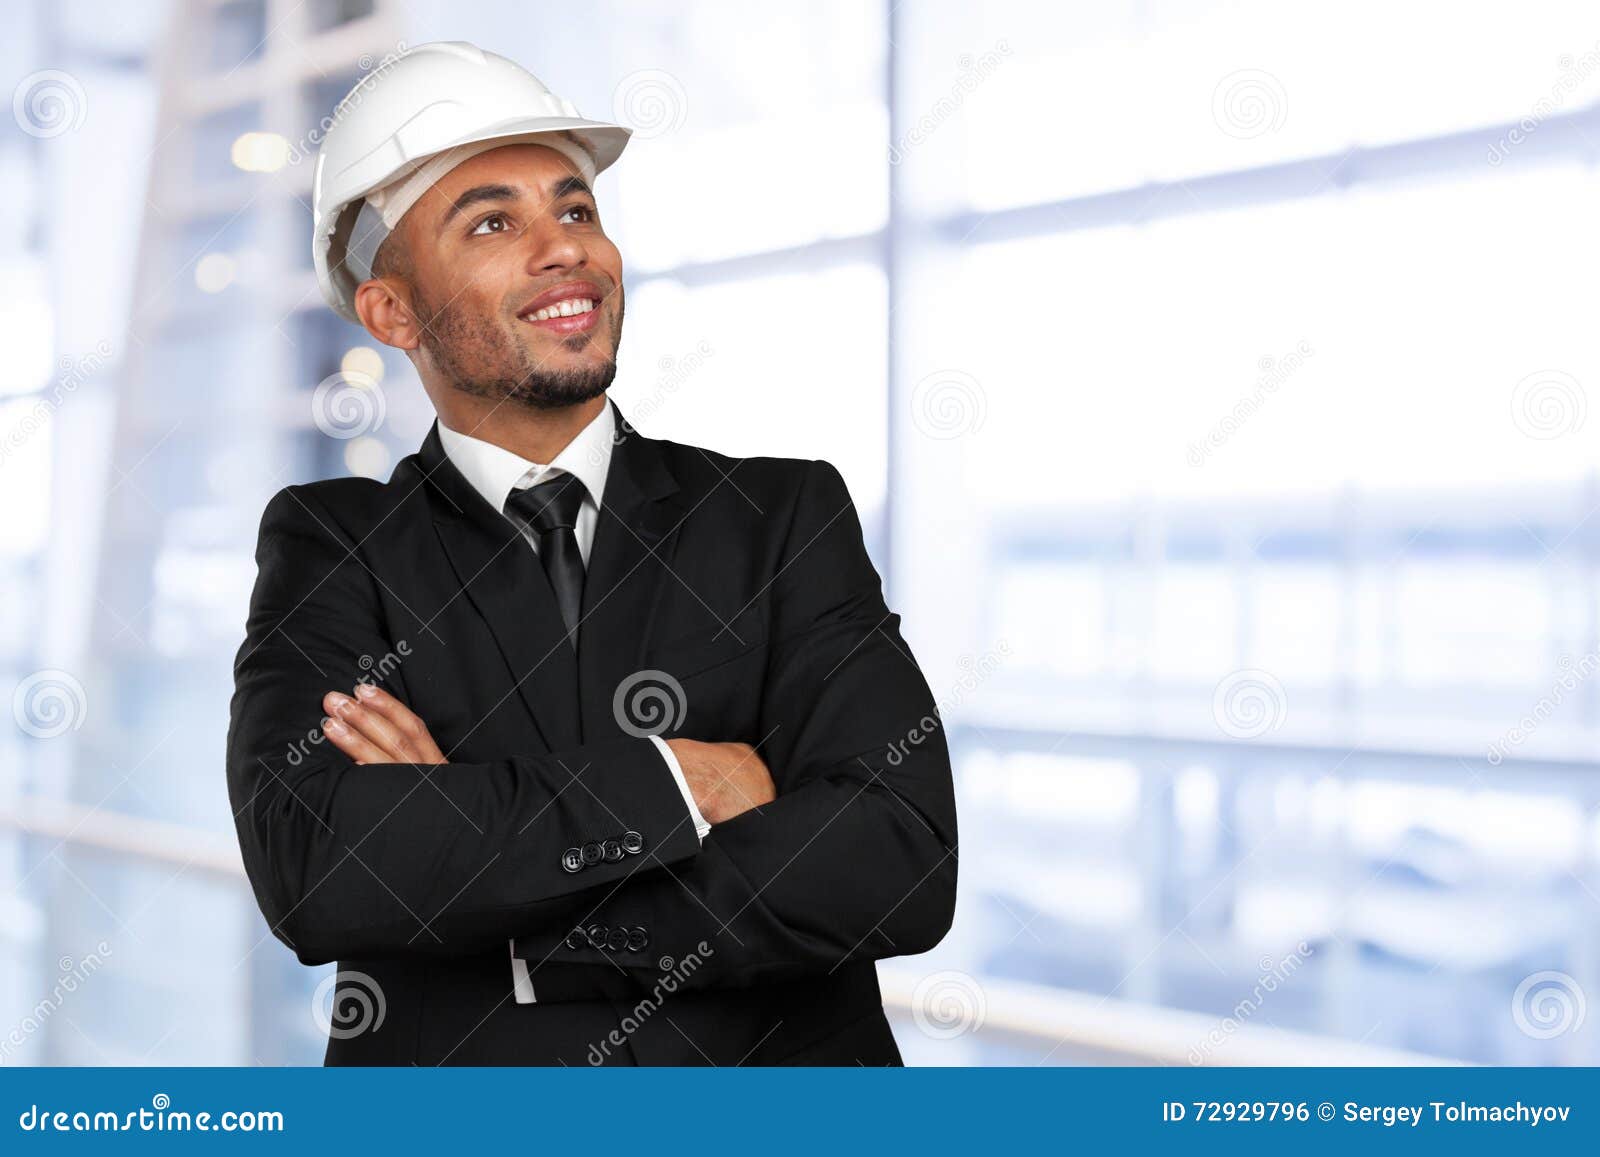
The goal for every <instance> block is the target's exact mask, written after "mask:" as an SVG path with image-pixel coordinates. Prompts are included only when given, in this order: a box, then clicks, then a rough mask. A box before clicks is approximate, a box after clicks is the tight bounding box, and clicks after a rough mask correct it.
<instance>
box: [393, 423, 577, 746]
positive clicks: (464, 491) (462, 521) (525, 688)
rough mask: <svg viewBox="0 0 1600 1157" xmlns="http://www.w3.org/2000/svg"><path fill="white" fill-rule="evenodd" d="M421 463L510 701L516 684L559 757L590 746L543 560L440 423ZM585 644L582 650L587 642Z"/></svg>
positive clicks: (437, 523)
mask: <svg viewBox="0 0 1600 1157" xmlns="http://www.w3.org/2000/svg"><path fill="white" fill-rule="evenodd" d="M418 459H419V460H420V462H421V465H422V469H423V472H424V474H425V476H426V477H427V479H428V484H429V497H430V499H431V505H432V507H433V514H434V528H435V530H436V531H437V532H438V535H439V541H440V543H441V544H442V545H443V547H444V552H445V554H446V555H447V556H448V557H449V559H450V565H451V567H452V568H453V569H454V570H455V573H456V578H457V580H458V581H459V582H460V583H461V589H462V590H463V591H464V592H465V593H466V597H467V598H468V599H470V600H471V602H472V605H473V606H474V607H475V608H476V609H477V611H478V613H479V614H480V615H482V616H483V618H484V620H485V621H486V622H487V623H488V624H489V630H490V634H492V635H493V636H494V640H495V643H496V644H497V645H498V646H499V648H500V653H501V656H502V657H503V658H504V660H505V663H506V667H507V669H508V672H509V675H510V680H509V681H508V686H507V690H506V694H507V695H509V694H510V685H511V684H515V687H516V691H517V694H519V695H520V696H521V697H522V701H523V702H524V703H525V704H526V705H527V708H528V712H529V714H531V715H532V716H533V719H534V722H535V724H536V725H537V727H538V728H539V731H540V733H541V734H542V735H543V736H544V740H545V744H546V746H547V747H548V748H549V749H550V750H551V751H560V750H563V749H565V748H569V747H576V746H577V745H578V744H579V743H581V742H582V734H581V731H580V726H579V713H578V677H577V660H576V658H575V657H574V656H573V653H572V648H571V647H570V646H568V645H567V641H566V627H565V625H564V624H563V623H562V621H561V610H560V608H559V607H558V606H557V605H556V600H555V594H554V592H553V591H552V590H551V589H550V582H549V580H548V579H546V578H545V574H544V570H543V568H542V567H540V565H539V559H538V556H537V555H535V554H534V552H533V550H532V548H530V547H529V546H528V543H527V540H526V539H524V538H523V537H522V534H521V532H520V531H519V530H518V529H517V528H516V527H515V526H514V525H512V523H511V522H510V521H509V520H508V519H507V518H506V517H505V516H504V515H503V514H501V513H500V512H499V511H497V510H492V509H491V508H490V507H489V504H488V503H487V502H485V501H484V500H483V497H482V495H480V494H479V493H478V492H477V491H476V490H474V489H473V488H472V486H471V484H470V483H468V482H467V480H466V479H465V478H464V477H462V475H461V472H460V471H459V470H457V469H456V468H455V466H454V465H453V464H452V463H451V462H450V459H449V457H448V456H447V455H446V454H445V452H444V446H443V444H442V443H441V442H440V441H439V430H438V424H437V423H435V424H434V427H433V428H432V429H430V430H429V431H428V437H427V438H426V439H425V440H424V442H423V444H422V449H421V451H420V452H419V453H418ZM579 641H580V645H581V643H582V641H583V636H582V635H581V634H580V636H579ZM484 706H485V707H486V708H490V707H494V706H496V704H485V705H484Z"/></svg>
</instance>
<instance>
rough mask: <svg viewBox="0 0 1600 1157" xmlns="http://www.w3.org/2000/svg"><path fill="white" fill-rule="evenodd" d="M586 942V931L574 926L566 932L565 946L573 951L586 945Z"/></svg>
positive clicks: (587, 940)
mask: <svg viewBox="0 0 1600 1157" xmlns="http://www.w3.org/2000/svg"><path fill="white" fill-rule="evenodd" d="M588 943H589V936H588V933H586V932H584V930H583V929H582V928H574V929H573V930H572V931H571V932H568V933H567V947H568V948H570V949H572V950H573V951H574V952H576V951H577V950H578V949H580V948H583V947H586V946H587V945H588Z"/></svg>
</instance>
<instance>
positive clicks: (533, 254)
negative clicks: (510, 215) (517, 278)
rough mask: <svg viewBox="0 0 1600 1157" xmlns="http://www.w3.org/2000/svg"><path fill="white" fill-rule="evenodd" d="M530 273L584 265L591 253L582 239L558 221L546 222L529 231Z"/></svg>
mask: <svg viewBox="0 0 1600 1157" xmlns="http://www.w3.org/2000/svg"><path fill="white" fill-rule="evenodd" d="M527 237H528V245H529V251H528V268H529V271H530V272H538V271H539V270H544V269H564V268H567V267H570V266H574V265H582V264H583V263H584V262H585V261H587V260H588V259H589V251H588V249H587V248H585V247H584V244H583V241H582V239H580V238H579V237H578V236H577V234H575V233H574V232H573V231H572V230H570V229H568V228H567V227H566V226H565V225H562V224H561V223H560V222H558V221H545V222H541V223H539V224H538V225H535V226H534V227H533V228H531V229H529V230H528V233H527Z"/></svg>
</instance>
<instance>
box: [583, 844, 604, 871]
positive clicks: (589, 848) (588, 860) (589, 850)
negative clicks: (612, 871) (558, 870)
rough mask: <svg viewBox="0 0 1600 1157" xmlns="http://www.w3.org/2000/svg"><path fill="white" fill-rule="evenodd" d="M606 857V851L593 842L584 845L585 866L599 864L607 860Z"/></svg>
mask: <svg viewBox="0 0 1600 1157" xmlns="http://www.w3.org/2000/svg"><path fill="white" fill-rule="evenodd" d="M605 855H606V850H605V849H604V848H602V847H601V846H600V845H599V844H597V843H595V842H594V841H592V840H591V841H590V842H589V843H587V844H584V845H583V862H584V863H585V864H589V865H594V864H598V863H599V862H600V861H601V860H603V859H605Z"/></svg>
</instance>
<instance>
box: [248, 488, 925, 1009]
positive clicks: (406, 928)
mask: <svg viewBox="0 0 1600 1157" xmlns="http://www.w3.org/2000/svg"><path fill="white" fill-rule="evenodd" d="M313 508H316V509H313ZM330 527H333V528H334V529H333V531H332V532H330V529H329V528H330ZM355 553H356V550H355V543H354V542H353V541H349V540H348V539H345V538H343V537H342V536H341V534H340V532H339V531H338V529H337V523H336V522H335V521H334V520H333V519H332V518H331V516H330V515H329V513H328V512H327V511H326V510H325V509H321V508H320V507H319V504H318V503H317V501H316V498H315V496H314V494H312V493H310V492H304V491H301V492H295V491H294V490H293V489H291V490H290V491H285V492H282V493H280V494H279V495H278V497H276V498H275V499H274V500H273V502H272V504H270V505H269V507H268V510H267V512H266V515H265V516H264V518H263V524H262V535H261V545H260V548H259V550H258V555H257V559H258V564H259V566H260V574H259V576H258V580H257V586H256V591H255V595H254V597H253V598H252V606H251V616H250V625H249V629H248V631H247V638H246V642H245V645H244V647H243V648H241V651H240V656H239V659H238V660H237V662H236V665H235V678H236V693H235V698H234V705H233V718H232V725H231V727H230V731H229V787H230V793H231V795H232V799H233V804H234V808H235V812H236V817H237V826H238V830H239V835H240V842H241V846H242V848H243V851H244V858H245V864H246V868H247V870H248V871H249V874H250V878H251V881H252V884H253V885H254V888H255V891H256V894H257V897H258V900H259V901H260V903H261V906H262V910H263V912H264V913H265V915H266V916H267V920H268V923H269V925H270V926H271V927H272V929H273V931H274V932H275V933H276V934H277V935H278V936H279V937H280V938H281V939H283V940H284V941H285V942H286V943H288V944H289V945H290V946H291V947H292V948H294V949H295V951H296V953H297V954H298V955H299V956H300V958H301V959H302V960H303V961H305V962H307V963H319V962H322V961H326V960H332V959H338V958H351V957H358V956H364V955H366V956H382V955H414V954H430V955H457V954H465V953H470V952H481V951H486V950H490V949H492V948H494V947H495V946H497V945H503V944H504V942H505V940H506V939H508V938H515V939H516V941H517V949H518V954H519V955H520V956H522V957H524V958H525V959H528V960H529V961H531V962H533V963H534V964H536V965H537V964H539V963H541V962H545V961H549V962H551V963H555V964H560V965H572V964H595V965H608V966H610V967H609V968H608V969H607V971H611V972H614V971H615V970H616V969H621V970H623V971H624V972H631V971H632V972H639V973H640V977H639V978H640V979H647V976H645V975H644V974H645V973H647V972H648V971H649V965H648V961H645V962H638V961H634V960H630V959H621V958H617V959H613V958H612V956H611V954H609V953H607V952H606V950H605V949H604V948H603V947H597V946H592V945H591V946H584V947H580V948H577V949H574V948H572V947H571V946H570V945H568V944H566V943H564V941H565V939H566V937H567V935H568V933H569V932H570V931H571V930H572V929H573V928H574V927H575V926H581V925H582V924H583V923H585V922H586V921H588V920H591V919H601V920H604V921H607V922H609V923H612V924H628V925H632V924H641V925H646V926H648V927H650V928H651V929H652V934H653V937H654V943H653V947H652V950H651V952H650V953H649V956H650V957H651V958H652V959H653V958H654V957H655V956H656V955H657V950H659V953H660V954H662V955H672V956H676V957H680V958H681V957H683V956H684V955H686V954H687V953H688V952H690V951H694V950H695V946H696V945H698V944H699V943H701V942H709V943H712V944H714V945H715V946H716V949H715V952H714V955H712V956H711V957H710V958H709V960H708V962H707V965H706V966H705V967H703V968H701V969H700V971H698V972H697V973H696V974H695V975H694V976H693V978H692V979H691V980H690V981H689V982H688V984H687V985H686V986H687V987H719V986H730V985H745V984H755V983H762V982H765V981H770V980H778V979H784V978H791V977H800V976H806V975H817V974H821V973H826V972H828V971H830V970H831V969H834V968H837V967H839V966H840V965H841V964H843V963H845V962H846V961H848V960H853V959H873V958H878V957H882V956H890V955H899V954H905V953H912V952H919V951H924V950H926V949H927V948H929V947H931V946H932V945H933V944H935V943H937V941H938V940H939V939H940V938H941V937H942V936H943V935H944V933H945V931H946V930H947V929H948V927H949V924H950V920H951V917H952V915H953V908H954V898H955V879H956V842H955V841H956V828H955V809H954V801H953V792H952V788H951V776H950V766H949V757H948V753H947V751H946V748H945V743H944V739H943V735H942V729H941V728H940V727H939V725H938V720H937V708H936V706H935V704H934V701H933V697H932V695H931V693H930V692H929V690H928V687H927V684H926V682H925V681H924V680H923V678H922V675H921V673H920V671H919V670H918V669H917V667H916V665H915V663H914V661H912V659H911V657H910V653H909V651H908V649H907V648H906V645H905V643H904V640H903V639H902V638H901V637H900V633H899V629H898V628H899V620H898V617H897V616H895V615H893V614H891V613H890V612H889V611H888V609H887V607H886V606H885V605H884V603H883V599H882V594H881V586H880V583H879V581H878V576H877V574H876V572H875V571H874V570H873V568H872V566H871V563H870V561H869V560H868V558H867V556H866V552H865V549H864V546H863V544H862V538H861V531H860V525H859V522H858V520H857V519H856V516H855V512H854V508H853V507H852V506H851V504H850V501H849V495H848V492H847V491H846V489H845V486H844V483H843V480H842V479H841V478H840V477H839V475H838V473H837V471H835V470H834V469H833V468H832V467H831V466H829V465H827V464H826V463H815V464H812V465H811V466H810V467H808V475H807V478H806V481H805V484H804V486H803V487H802V490H801V493H800V495H799V497H798V498H797V499H796V503H795V508H794V512H793V515H792V520H791V526H790V529H789V533H788V536H787V542H786V545H785V547H784V549H783V552H782V557H781V561H780V566H779V570H778V573H777V577H776V578H775V579H774V581H773V583H772V586H771V588H770V592H769V594H770V597H771V600H772V606H773V620H772V631H771V634H770V643H769V652H768V664H767V670H766V675H765V679H764V680H763V684H762V689H761V711H760V718H759V727H760V733H761V734H762V735H766V736H768V737H769V738H768V739H767V740H765V741H763V743H762V751H761V753H760V754H759V755H758V754H757V753H756V752H754V751H753V750H751V749H749V748H748V747H747V746H745V745H742V744H720V743H697V742H693V741H690V740H679V739H674V740H669V743H670V744H671V746H672V748H673V752H674V755H675V756H677V757H678V760H679V763H680V765H681V766H682V768H683V772H684V775H685V778H686V779H687V780H688V782H689V785H690V788H691V792H692V793H693V795H694V797H695V800H696V803H697V805H698V806H699V808H700V810H701V812H702V814H704V815H705V817H706V819H707V820H708V821H710V822H711V823H712V824H713V827H712V829H711V833H710V835H708V836H707V838H706V840H705V841H704V844H703V845H702V844H701V843H700V841H699V840H698V839H697V838H696V836H695V834H694V830H693V825H692V824H691V823H690V822H689V818H688V815H687V812H686V809H685V808H684V806H683V800H682V796H681V795H680V794H679V793H678V790H677V787H676V785H675V784H673V782H672V780H671V777H670V776H668V775H663V774H662V768H661V761H660V755H659V753H658V752H657V750H656V748H655V746H654V745H653V744H652V743H651V742H650V741H649V740H645V739H629V740H621V741H614V742H608V743H599V744H591V745H587V746H585V747H583V748H579V749H576V750H573V751H566V752H557V753H552V754H549V755H539V756H527V755H510V756H507V757H505V758H502V759H496V760H491V761H487V762H474V763H460V762H451V761H450V760H449V759H448V758H447V757H446V755H445V753H443V752H442V751H440V750H439V748H438V745H437V744H436V743H435V742H434V741H433V739H432V737H431V735H429V734H428V730H427V726H426V723H425V721H423V720H421V719H419V718H418V717H417V716H416V714H415V713H414V712H412V711H411V710H410V708H409V707H408V706H407V704H406V701H407V699H408V698H409V697H408V696H407V694H406V691H405V681H404V676H405V674H406V670H405V668H404V667H402V668H400V669H399V670H397V671H396V672H394V674H393V677H392V679H391V680H390V686H391V687H392V688H393V694H388V693H386V692H385V691H382V690H380V691H378V693H377V694H376V695H361V696H360V697H359V698H358V697H355V696H348V695H344V694H343V693H342V692H339V693H337V694H338V695H339V698H340V699H343V700H346V702H345V703H342V704H341V703H340V702H338V701H337V700H335V699H334V698H333V696H332V695H331V694H329V683H330V682H335V673H336V672H341V671H342V672H345V673H347V677H348V678H350V680H351V681H352V683H353V681H354V673H355V671H356V670H357V669H358V667H357V660H358V658H359V657H360V656H362V655H370V654H383V653H386V651H387V649H388V641H387V638H386V635H387V632H386V630H385V628H384V626H383V622H382V612H381V608H380V606H379V603H378V599H377V593H376V590H375V587H374V581H373V579H372V577H371V576H370V575H369V574H367V573H366V572H365V570H364V568H363V567H361V565H360V564H359V563H358V562H356V561H355V559H354V556H355ZM346 685H349V684H346ZM318 699H321V700H322V703H323V707H324V709H325V710H326V712H327V715H328V718H329V720H330V723H329V726H328V729H327V731H326V732H325V734H326V737H327V739H328V740H329V743H328V744H326V745H324V746H323V747H322V748H320V749H318V750H316V751H314V752H312V753H310V754H309V755H307V756H305V757H304V758H302V759H300V760H298V761H296V760H293V759H285V757H284V745H285V740H286V739H287V740H289V741H290V742H291V743H292V741H293V738H294V737H295V736H296V735H297V734H298V735H304V734H305V732H304V728H305V727H306V725H307V724H308V723H309V721H308V720H306V719H305V716H304V712H305V711H306V709H307V705H308V704H309V703H314V702H316V701H318ZM334 724H342V725H343V728H344V730H343V732H342V733H341V730H340V728H339V727H336V726H334ZM330 747H331V748H332V750H329V748H330ZM441 797H442V798H441ZM618 827H626V828H628V829H631V830H636V831H638V832H640V833H643V835H644V836H645V837H646V840H647V851H646V854H644V855H639V856H632V857H628V858H626V859H625V860H623V861H622V862H619V863H615V864H613V863H609V862H607V863H601V864H596V865H593V867H591V868H589V869H586V870H585V871H583V872H582V873H578V874H569V873H566V872H563V871H562V870H561V868H560V866H559V856H560V851H561V849H563V848H565V847H567V846H570V845H572V844H573V843H578V842H582V841H583V840H585V839H590V838H594V835H595V834H597V833H604V832H607V831H608V830H609V829H612V828H618ZM567 971H568V973H569V975H570V973H571V972H572V970H570V969H569V970H567ZM578 971H580V972H581V970H578ZM549 991H550V990H549V989H548V988H546V987H541V988H540V998H541V1000H544V999H546V993H547V992H549Z"/></svg>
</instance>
